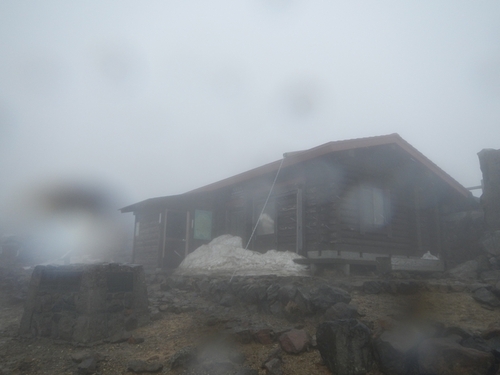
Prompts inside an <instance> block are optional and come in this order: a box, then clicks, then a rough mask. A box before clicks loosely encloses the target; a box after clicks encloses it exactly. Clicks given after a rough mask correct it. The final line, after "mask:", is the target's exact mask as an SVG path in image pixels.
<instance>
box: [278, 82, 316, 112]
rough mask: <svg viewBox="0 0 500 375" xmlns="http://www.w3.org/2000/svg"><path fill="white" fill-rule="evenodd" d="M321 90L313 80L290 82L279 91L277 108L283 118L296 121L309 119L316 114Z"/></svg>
mask: <svg viewBox="0 0 500 375" xmlns="http://www.w3.org/2000/svg"><path fill="white" fill-rule="evenodd" d="M322 91H323V90H322V89H321V87H320V85H318V84H317V83H316V82H315V81H313V80H302V81H298V82H292V83H290V84H288V85H286V86H285V87H284V88H282V90H281V94H280V98H279V104H278V108H279V111H280V112H281V113H282V115H283V116H285V117H286V118H292V119H297V120H303V119H307V118H310V117H312V116H314V115H315V113H316V112H318V110H319V108H320V106H321V99H322V96H323V93H322Z"/></svg>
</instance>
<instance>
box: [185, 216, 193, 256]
mask: <svg viewBox="0 0 500 375" xmlns="http://www.w3.org/2000/svg"><path fill="white" fill-rule="evenodd" d="M190 234H191V213H190V211H189V210H188V211H187V212H186V246H185V248H184V258H185V257H187V256H188V254H189V240H190V238H189V237H190Z"/></svg>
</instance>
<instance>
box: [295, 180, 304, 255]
mask: <svg viewBox="0 0 500 375" xmlns="http://www.w3.org/2000/svg"><path fill="white" fill-rule="evenodd" d="M296 207H297V210H296V211H297V223H296V224H297V227H296V230H297V239H296V245H295V252H296V253H297V254H302V250H303V246H304V243H303V234H302V228H303V227H302V189H297V204H296Z"/></svg>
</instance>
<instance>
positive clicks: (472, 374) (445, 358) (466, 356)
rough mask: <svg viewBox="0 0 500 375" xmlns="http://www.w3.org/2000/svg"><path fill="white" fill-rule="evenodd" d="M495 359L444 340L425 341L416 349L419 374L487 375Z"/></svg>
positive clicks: (491, 355) (489, 355) (490, 355)
mask: <svg viewBox="0 0 500 375" xmlns="http://www.w3.org/2000/svg"><path fill="white" fill-rule="evenodd" d="M494 362H495V359H494V357H493V354H491V353H486V352H483V351H480V350H476V349H471V348H465V347H463V346H461V345H460V344H458V343H457V342H455V341H453V340H451V339H446V338H444V339H443V338H440V339H427V340H424V341H423V342H422V343H421V344H420V345H419V347H418V367H419V371H420V374H422V375H424V374H425V375H427V374H429V375H431V374H440V375H487V374H490V372H491V370H492V368H493V366H494Z"/></svg>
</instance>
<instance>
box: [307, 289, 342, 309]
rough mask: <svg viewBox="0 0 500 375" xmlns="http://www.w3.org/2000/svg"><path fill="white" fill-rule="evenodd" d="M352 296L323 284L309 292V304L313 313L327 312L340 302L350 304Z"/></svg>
mask: <svg viewBox="0 0 500 375" xmlns="http://www.w3.org/2000/svg"><path fill="white" fill-rule="evenodd" d="M350 301H351V295H350V294H349V293H348V292H347V291H345V290H344V289H341V288H336V287H332V286H329V285H326V284H321V285H318V286H316V287H313V288H311V289H310V290H309V303H310V306H311V310H312V311H313V312H315V313H316V312H325V311H326V310H327V309H328V308H329V307H330V306H333V305H335V304H336V303H339V302H344V303H349V302H350Z"/></svg>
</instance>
